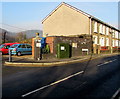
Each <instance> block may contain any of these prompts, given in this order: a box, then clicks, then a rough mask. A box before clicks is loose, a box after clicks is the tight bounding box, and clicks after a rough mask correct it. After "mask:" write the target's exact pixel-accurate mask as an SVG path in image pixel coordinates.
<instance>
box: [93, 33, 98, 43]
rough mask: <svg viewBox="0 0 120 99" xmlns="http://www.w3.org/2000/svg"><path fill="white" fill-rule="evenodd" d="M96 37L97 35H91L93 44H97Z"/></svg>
mask: <svg viewBox="0 0 120 99" xmlns="http://www.w3.org/2000/svg"><path fill="white" fill-rule="evenodd" d="M97 39H98V37H97V36H95V35H94V36H93V41H94V44H98V42H97Z"/></svg>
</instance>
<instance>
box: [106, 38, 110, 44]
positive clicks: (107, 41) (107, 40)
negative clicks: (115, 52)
mask: <svg viewBox="0 0 120 99" xmlns="http://www.w3.org/2000/svg"><path fill="white" fill-rule="evenodd" d="M106 46H109V38H106Z"/></svg>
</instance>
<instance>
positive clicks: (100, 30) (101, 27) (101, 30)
mask: <svg viewBox="0 0 120 99" xmlns="http://www.w3.org/2000/svg"><path fill="white" fill-rule="evenodd" d="M99 32H100V33H101V34H102V32H103V26H102V24H100V26H99Z"/></svg>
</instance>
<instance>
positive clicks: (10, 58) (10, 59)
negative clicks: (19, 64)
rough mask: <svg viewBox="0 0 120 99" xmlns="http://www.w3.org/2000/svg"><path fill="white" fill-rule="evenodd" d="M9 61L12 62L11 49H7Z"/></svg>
mask: <svg viewBox="0 0 120 99" xmlns="http://www.w3.org/2000/svg"><path fill="white" fill-rule="evenodd" d="M9 62H12V57H11V50H10V49H9Z"/></svg>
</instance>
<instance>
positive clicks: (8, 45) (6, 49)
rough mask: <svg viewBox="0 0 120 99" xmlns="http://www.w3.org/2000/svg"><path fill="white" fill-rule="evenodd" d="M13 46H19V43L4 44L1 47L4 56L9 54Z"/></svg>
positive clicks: (0, 50)
mask: <svg viewBox="0 0 120 99" xmlns="http://www.w3.org/2000/svg"><path fill="white" fill-rule="evenodd" d="M13 44H19V43H4V44H2V45H0V52H1V53H2V54H8V49H9V47H10V46H12V45H13Z"/></svg>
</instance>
